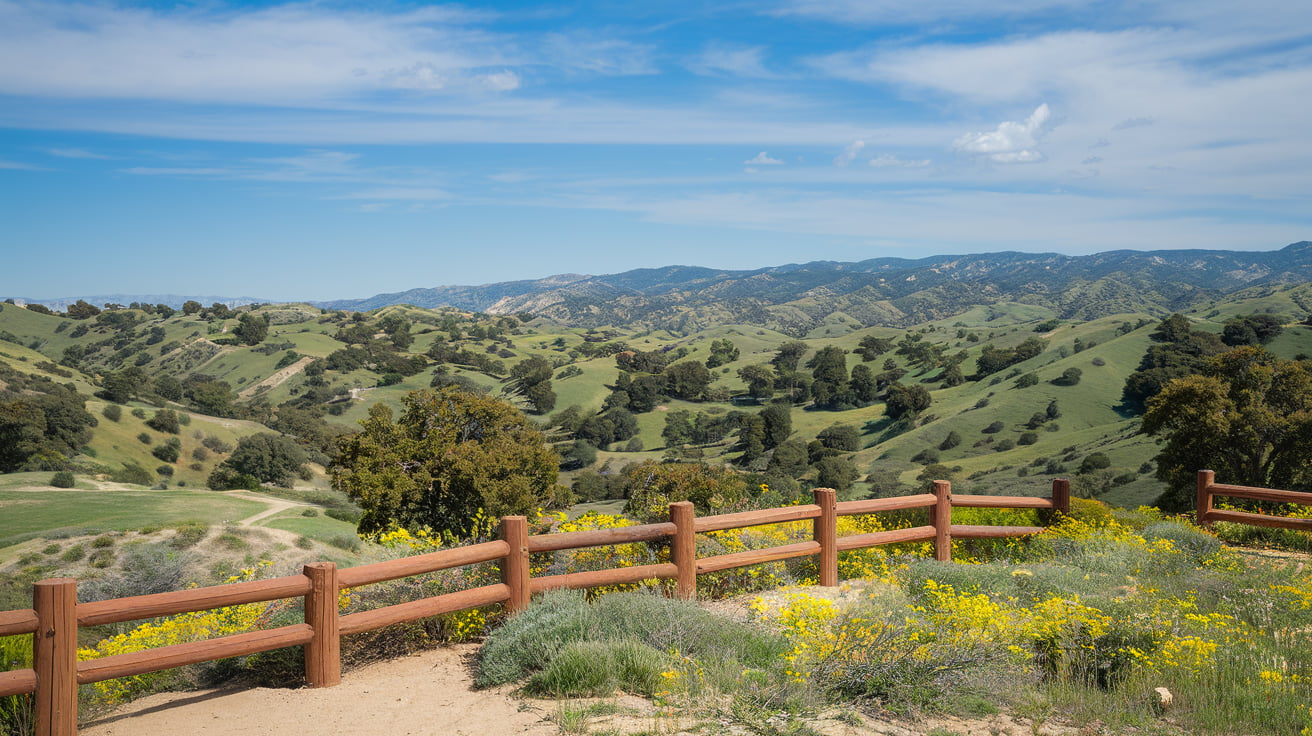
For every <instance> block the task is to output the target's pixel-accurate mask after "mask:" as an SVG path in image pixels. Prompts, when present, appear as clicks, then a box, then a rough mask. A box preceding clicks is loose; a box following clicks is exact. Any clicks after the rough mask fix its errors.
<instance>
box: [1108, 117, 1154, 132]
mask: <svg viewBox="0 0 1312 736" xmlns="http://www.w3.org/2000/svg"><path fill="white" fill-rule="evenodd" d="M1155 122H1157V121H1156V120H1154V119H1153V118H1128V119H1126V120H1122V121H1121V122H1119V123H1117V124H1115V125H1113V126H1112V130H1126V129H1128V128H1142V127H1145V126H1148V125H1152V124H1153V123H1155Z"/></svg>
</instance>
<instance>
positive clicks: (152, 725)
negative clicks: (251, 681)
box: [79, 644, 559, 736]
mask: <svg viewBox="0 0 1312 736" xmlns="http://www.w3.org/2000/svg"><path fill="white" fill-rule="evenodd" d="M476 649H477V645H474V644H464V645H460V646H455V647H451V648H447V649H437V650H433V651H428V652H423V653H421V654H416V655H413V656H409V657H404V658H402V659H395V660H390V661H387V662H379V663H377V664H373V665H370V666H368V667H364V668H362V669H359V670H354V671H351V672H348V673H346V674H345V675H344V676H343V678H342V684H341V685H338V686H337V687H333V688H325V689H301V690H285V689H271V688H254V689H251V690H202V691H199V692H194V693H163V694H160V695H152V696H150V697H147V698H142V699H141V700H138V701H136V702H134V703H132V704H130V705H128V706H125V707H124V708H123V709H122V710H120V711H118V712H116V713H114V714H111V715H108V716H104V717H102V718H99V719H96V720H93V721H91V722H89V723H87V724H84V725H83V726H82V727H81V728H80V729H79V733H82V734H84V735H85V736H173V735H174V734H223V736H231V734H242V733H252V734H263V735H264V736H303V735H304V734H307V733H322V734H333V736H375V735H376V734H379V733H386V734H388V736H405V735H407V734H434V736H437V735H439V734H440V735H441V736H476V735H477V736H483V735H484V734H529V735H531V736H539V735H540V736H548V735H550V734H557V733H559V731H558V729H557V728H556V726H555V724H554V723H552V722H551V721H550V720H549V718H550V716H551V715H552V711H551V710H548V709H547V708H549V707H551V706H552V704H551V703H546V704H535V703H534V702H533V701H524V700H520V699H518V698H514V697H512V696H511V695H510V693H509V692H508V689H507V688H500V689H496V690H479V691H475V690H474V689H473V681H472V679H471V677H470V673H469V667H468V665H467V663H466V662H467V660H468V658H469V657H470V656H471V655H472V654H473V653H474V651H475V650H476Z"/></svg>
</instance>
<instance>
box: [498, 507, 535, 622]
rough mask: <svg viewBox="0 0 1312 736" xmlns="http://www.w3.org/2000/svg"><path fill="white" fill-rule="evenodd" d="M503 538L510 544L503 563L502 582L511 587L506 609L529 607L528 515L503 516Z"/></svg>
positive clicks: (516, 609)
mask: <svg viewBox="0 0 1312 736" xmlns="http://www.w3.org/2000/svg"><path fill="white" fill-rule="evenodd" d="M501 539H503V540H504V541H505V542H506V544H508V545H510V551H509V552H507V553H506V559H505V560H504V561H503V562H502V563H501V582H503V583H505V584H506V586H507V587H509V588H510V599H509V600H507V601H506V609H507V610H509V611H510V612H511V613H515V612H517V611H522V610H524V609H525V608H527V607H528V599H529V595H530V593H531V591H530V590H529V582H528V577H529V569H528V517H525V516H503V517H501Z"/></svg>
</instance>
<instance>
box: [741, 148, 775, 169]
mask: <svg viewBox="0 0 1312 736" xmlns="http://www.w3.org/2000/svg"><path fill="white" fill-rule="evenodd" d="M743 164H744V165H747V166H782V165H783V161H782V160H780V159H777V158H772V157H771V156H770V154H768V153H766V152H765V151H761V152H760V153H758V154H756V155H755V156H752V157H751V158H749V159H747V160H746V161H744V162H743Z"/></svg>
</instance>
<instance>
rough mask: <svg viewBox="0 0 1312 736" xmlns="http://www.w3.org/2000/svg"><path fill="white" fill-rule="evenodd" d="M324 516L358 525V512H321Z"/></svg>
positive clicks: (335, 510) (340, 510)
mask: <svg viewBox="0 0 1312 736" xmlns="http://www.w3.org/2000/svg"><path fill="white" fill-rule="evenodd" d="M323 515H324V516H327V517H328V518H330V519H336V520H338V521H344V522H346V523H348V524H359V523H360V512H359V511H354V510H352V509H328V510H327V511H325V512H323Z"/></svg>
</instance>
